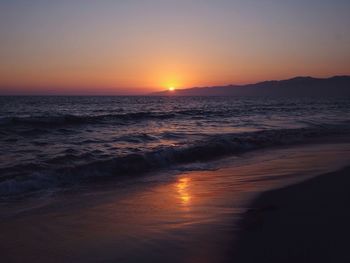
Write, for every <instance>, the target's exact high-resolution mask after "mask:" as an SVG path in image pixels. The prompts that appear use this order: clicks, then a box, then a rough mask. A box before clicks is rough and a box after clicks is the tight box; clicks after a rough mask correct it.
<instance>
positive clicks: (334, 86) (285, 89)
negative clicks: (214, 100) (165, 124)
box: [150, 76, 350, 97]
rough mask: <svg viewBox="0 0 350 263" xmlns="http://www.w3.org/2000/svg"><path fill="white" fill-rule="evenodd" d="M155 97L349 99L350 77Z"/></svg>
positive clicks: (180, 91)
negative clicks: (335, 97) (320, 97)
mask: <svg viewBox="0 0 350 263" xmlns="http://www.w3.org/2000/svg"><path fill="white" fill-rule="evenodd" d="M150 95H152V96H263V97H264V96H267V97H270V96H274V97H285V96H287V97H310V96H313V97H314V96H317V97H319V96H322V97H327V96H332V97H334V96H345V97H350V76H334V77H330V78H313V77H295V78H292V79H287V80H271V81H263V82H259V83H255V84H247V85H227V86H213V87H195V88H188V89H178V90H175V91H169V90H165V91H161V92H155V93H152V94H150Z"/></svg>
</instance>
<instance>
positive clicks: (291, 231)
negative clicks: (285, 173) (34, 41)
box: [231, 167, 350, 263]
mask: <svg viewBox="0 0 350 263" xmlns="http://www.w3.org/2000/svg"><path fill="white" fill-rule="evenodd" d="M240 226H241V230H240V233H239V235H238V240H237V243H236V246H235V249H234V251H235V253H234V256H233V259H234V262H269V263H271V262H279V263H281V262H299V263H300V262H318V263H319V262H350V250H349V244H350V168H349V167H348V168H346V169H343V170H341V171H338V172H332V173H329V174H325V175H321V176H318V177H315V178H313V179H310V180H308V181H305V182H302V183H299V184H296V185H292V186H288V187H285V188H282V189H278V190H273V191H270V192H266V193H264V194H262V195H261V196H260V197H259V198H257V200H255V202H253V203H252V205H251V209H249V210H248V211H247V212H246V214H245V216H244V217H243V219H242V221H241V223H240ZM231 259H232V257H231Z"/></svg>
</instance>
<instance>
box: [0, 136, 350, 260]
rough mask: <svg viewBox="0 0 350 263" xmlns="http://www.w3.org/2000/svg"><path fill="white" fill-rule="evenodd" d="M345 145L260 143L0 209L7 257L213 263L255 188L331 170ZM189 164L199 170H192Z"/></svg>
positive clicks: (347, 151)
mask: <svg viewBox="0 0 350 263" xmlns="http://www.w3.org/2000/svg"><path fill="white" fill-rule="evenodd" d="M349 161H350V144H349V143H346V142H344V143H328V144H322V145H320V144H318V145H304V146H294V147H288V148H278V149H267V150H258V151H255V152H249V153H245V154H241V155H237V156H235V157H232V158H228V159H225V160H221V161H216V162H211V163H205V164H201V163H197V164H196V166H192V167H191V169H189V170H188V171H184V170H185V169H184V168H181V169H183V170H182V171H180V170H178V171H175V170H173V171H172V172H170V171H169V170H165V171H163V172H160V173H150V174H148V175H147V176H143V177H140V178H135V179H133V180H132V181H131V180H126V181H124V182H116V181H112V182H110V183H109V184H97V185H95V187H94V188H93V189H92V187H91V186H86V187H83V186H80V187H77V188H75V189H72V190H71V191H68V192H63V193H60V194H56V195H49V196H47V197H44V196H40V195H39V196H36V197H32V198H27V199H23V200H18V201H15V200H8V201H7V202H2V203H1V207H0V211H1V214H0V218H1V221H0V232H1V236H0V248H1V250H2V251H1V255H2V258H3V259H4V260H5V261H6V262H7V261H8V262H24V261H33V262H34V261H35V262H78V261H79V262H220V260H221V259H225V251H227V248H229V247H230V246H231V244H232V241H233V239H234V237H235V236H234V233H235V231H234V229H235V225H234V222H236V221H237V219H239V218H240V217H241V215H242V212H243V211H244V210H245V209H246V208H247V207H249V201H250V200H251V199H252V198H253V197H255V196H256V195H257V194H258V193H260V192H262V191H266V190H268V189H272V188H275V187H280V186H283V185H286V184H290V183H294V182H298V181H301V180H305V179H306V178H309V177H311V176H314V175H317V174H320V173H325V172H328V171H332V170H335V169H339V168H341V167H343V166H345V165H348V164H349ZM195 167H197V168H198V169H197V170H195Z"/></svg>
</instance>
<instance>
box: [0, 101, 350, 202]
mask: <svg viewBox="0 0 350 263" xmlns="http://www.w3.org/2000/svg"><path fill="white" fill-rule="evenodd" d="M349 132H350V98H337V99H331V98H327V99H326V98H325V99H297V98H293V99H286V98H284V99H268V98H249V99H246V98H236V97H64V96H61V97H39V96H36V97H0V147H1V154H0V196H8V195H17V194H23V193H31V192H33V191H34V192H36V191H47V190H50V191H51V190H52V189H62V188H67V187H70V186H72V185H76V184H80V183H83V182H90V181H96V180H102V181H103V180H105V179H110V178H115V179H116V180H118V177H123V178H124V177H125V176H135V175H139V174H144V173H147V172H152V171H158V170H160V169H172V168H173V167H179V166H182V165H188V164H198V163H201V162H206V161H209V160H215V159H218V158H221V157H226V156H230V155H236V154H240V153H242V152H247V151H253V150H257V149H261V148H268V147H273V146H279V145H289V144H294V143H304V142H307V141H308V140H310V139H314V138H317V137H320V138H322V137H329V136H335V135H339V134H347V133H349Z"/></svg>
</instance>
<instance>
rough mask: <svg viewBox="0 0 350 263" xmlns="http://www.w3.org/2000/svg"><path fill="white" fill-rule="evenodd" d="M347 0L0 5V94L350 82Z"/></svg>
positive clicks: (34, 0) (66, 0)
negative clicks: (341, 78) (345, 78)
mask: <svg viewBox="0 0 350 263" xmlns="http://www.w3.org/2000/svg"><path fill="white" fill-rule="evenodd" d="M349 14H350V1H349V0H317V1H316V0H303V1H302V0H284V1H281V0H114V1H112V0H98V1H97V0H94V1H92V0H60V1H51V0H47V1H44V0H30V1H28V0H0V38H1V42H0V94H83V95H84V94H101V95H102V94H116V95H118V94H143V93H148V92H152V91H159V90H164V89H167V88H169V87H175V88H186V87H195V86H213V85H226V84H244V83H254V82H258V81H263V80H271V79H286V78H290V77H295V76H314V77H329V76H332V75H350V15H349Z"/></svg>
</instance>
